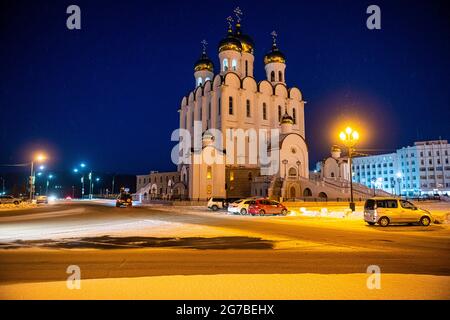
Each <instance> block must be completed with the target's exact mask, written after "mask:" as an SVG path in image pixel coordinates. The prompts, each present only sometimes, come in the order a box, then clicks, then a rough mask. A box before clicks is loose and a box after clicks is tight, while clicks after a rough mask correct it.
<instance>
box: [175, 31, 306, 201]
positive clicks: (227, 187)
mask: <svg viewBox="0 0 450 320" xmlns="http://www.w3.org/2000/svg"><path fill="white" fill-rule="evenodd" d="M218 58H219V64H218V66H219V68H220V70H219V73H218V74H215V75H214V76H213V77H211V79H206V75H208V76H211V66H212V62H209V61H208V58H207V57H206V54H205V52H204V53H203V55H202V59H201V60H199V61H198V62H197V64H196V66H195V70H196V71H195V89H194V90H193V91H191V92H190V93H189V94H188V95H187V96H185V97H184V98H183V99H182V101H181V105H180V110H179V114H180V129H186V130H188V131H189V132H190V135H191V137H192V142H194V133H195V132H194V125H195V122H201V132H205V131H206V130H208V129H209V130H211V129H217V130H219V131H220V132H222V134H223V135H222V139H223V141H222V146H224V149H225V150H226V152H230V151H231V148H234V147H235V146H234V145H227V143H226V135H225V133H226V132H227V129H243V130H244V131H246V130H252V129H254V130H256V131H257V132H259V130H261V129H265V130H267V131H268V132H270V130H271V129H280V131H281V132H282V133H284V135H282V136H280V139H283V140H284V141H286V142H287V141H289V147H288V146H287V144H286V143H284V145H285V146H284V147H281V146H280V150H276V152H280V157H281V158H283V159H282V160H285V161H287V163H285V164H283V166H284V167H283V168H281V163H280V164H278V165H279V172H278V174H277V176H282V175H283V173H281V171H282V169H285V168H288V169H289V170H290V172H291V174H293V173H294V171H295V176H297V177H304V178H308V165H309V164H308V150H307V146H306V143H305V121H304V108H305V102H304V101H303V97H302V93H301V92H300V90H299V89H298V88H296V87H290V88H289V87H288V86H287V85H286V79H285V69H286V64H285V58H284V55H283V54H282V53H281V52H279V50H278V48H277V47H276V44H275V43H274V47H273V50H272V51H271V52H270V53H268V54H267V55H266V56H265V59H264V61H265V68H266V71H267V77H268V78H267V79H263V80H261V81H257V80H256V79H255V78H254V77H253V72H254V60H255V57H254V46H253V43H252V41H251V38H250V37H248V36H246V35H243V34H242V32H241V29H240V25H236V27H235V31H234V32H233V30H231V29H229V30H228V34H227V37H226V38H225V39H223V40H222V41H221V42H220V44H219V54H218ZM272 71H273V72H272ZM273 74H275V75H276V76H275V78H272V79H271V77H272V76H273ZM284 116H289V118H290V119H291V122H292V123H289V124H281V122H282V120H283V117H284ZM288 122H290V121H288ZM282 125H283V126H284V127H283V128H282V127H281V126H282ZM286 126H287V127H286ZM287 131H288V133H286V132H287ZM287 136H289V137H287ZM256 139H257V141H252V142H253V143H256V144H258V143H259V140H258V139H259V136H257V138H256ZM291 145H292V146H291ZM208 148H209V149H210V148H212V147H206V149H208ZM249 148H250V139H246V140H245V150H246V151H248V150H249ZM209 149H208V150H209ZM216 151H217V152H220V151H219V150H216ZM203 152H205V151H204V150H194V152H193V153H192V155H191V159H194V158H195V157H196V156H199V155H200V154H201V153H203ZM208 152H211V150H209V151H208ZM224 159H225V158H224ZM238 160H239V161H238ZM248 160H249V159H248V152H246V153H245V155H238V153H237V152H235V159H234V161H232V162H231V163H227V162H226V160H225V161H224V163H223V164H221V165H219V164H215V165H213V166H207V165H206V164H198V163H195V164H182V165H180V166H179V171H180V172H181V180H182V182H183V183H185V184H186V187H187V189H188V190H189V195H188V196H189V198H191V199H207V198H209V197H211V196H222V197H223V196H230V195H234V196H250V192H251V189H250V188H249V187H248V188H247V186H246V187H245V188H244V187H243V185H247V184H248V181H250V180H252V179H253V178H256V177H257V176H258V175H259V173H258V172H259V169H260V168H261V164H260V163H259V159H258V163H256V164H249V163H250V161H248ZM194 162H195V161H194ZM242 162H244V164H242ZM237 163H239V165H238V164H237ZM245 170H247V171H245ZM235 174H236V175H237V176H238V175H239V176H242V177H241V180H239V179H237V178H234V175H235ZM244 176H247V177H251V178H252V179H248V178H247V179H246V180H247V183H244V180H245V179H244V178H243V177H244ZM235 180H236V181H237V180H239V181H240V182H239V183H234V181H235ZM235 184H236V185H235ZM239 190H240V191H239ZM244 193H245V194H244ZM299 193H300V191H299Z"/></svg>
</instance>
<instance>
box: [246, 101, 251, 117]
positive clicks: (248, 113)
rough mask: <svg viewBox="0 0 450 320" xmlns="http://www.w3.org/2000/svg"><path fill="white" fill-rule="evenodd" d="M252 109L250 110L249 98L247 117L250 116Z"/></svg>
mask: <svg viewBox="0 0 450 320" xmlns="http://www.w3.org/2000/svg"><path fill="white" fill-rule="evenodd" d="M250 116H251V110H250V100H248V99H247V118H250Z"/></svg>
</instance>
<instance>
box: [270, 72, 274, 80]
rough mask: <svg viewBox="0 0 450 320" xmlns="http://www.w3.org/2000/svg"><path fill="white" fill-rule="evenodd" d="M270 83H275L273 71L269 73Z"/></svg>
mask: <svg viewBox="0 0 450 320" xmlns="http://www.w3.org/2000/svg"><path fill="white" fill-rule="evenodd" d="M270 81H272V82H274V81H275V71H272V72H271V73H270Z"/></svg>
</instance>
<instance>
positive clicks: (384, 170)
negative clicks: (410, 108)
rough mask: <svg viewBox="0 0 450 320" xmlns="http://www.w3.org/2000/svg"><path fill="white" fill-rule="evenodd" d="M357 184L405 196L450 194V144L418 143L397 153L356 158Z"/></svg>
mask: <svg viewBox="0 0 450 320" xmlns="http://www.w3.org/2000/svg"><path fill="white" fill-rule="evenodd" d="M353 170H354V173H355V174H354V181H356V182H359V183H362V184H365V185H367V186H369V187H373V186H375V187H376V188H380V189H383V190H385V191H387V192H391V193H395V194H402V195H410V196H412V195H421V194H435V193H438V194H445V193H446V194H450V144H449V143H448V142H447V140H435V141H421V142H415V143H414V146H408V147H404V148H402V149H398V150H397V151H396V152H395V153H392V154H385V155H377V156H369V157H361V158H355V159H353Z"/></svg>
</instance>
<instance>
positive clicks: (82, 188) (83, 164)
mask: <svg viewBox="0 0 450 320" xmlns="http://www.w3.org/2000/svg"><path fill="white" fill-rule="evenodd" d="M80 168H81V169H78V168H75V169H73V172H74V173H80V172H81V199H83V198H84V171H83V169H84V168H86V164H85V163H84V162H82V163H80ZM89 184H90V181H89Z"/></svg>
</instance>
